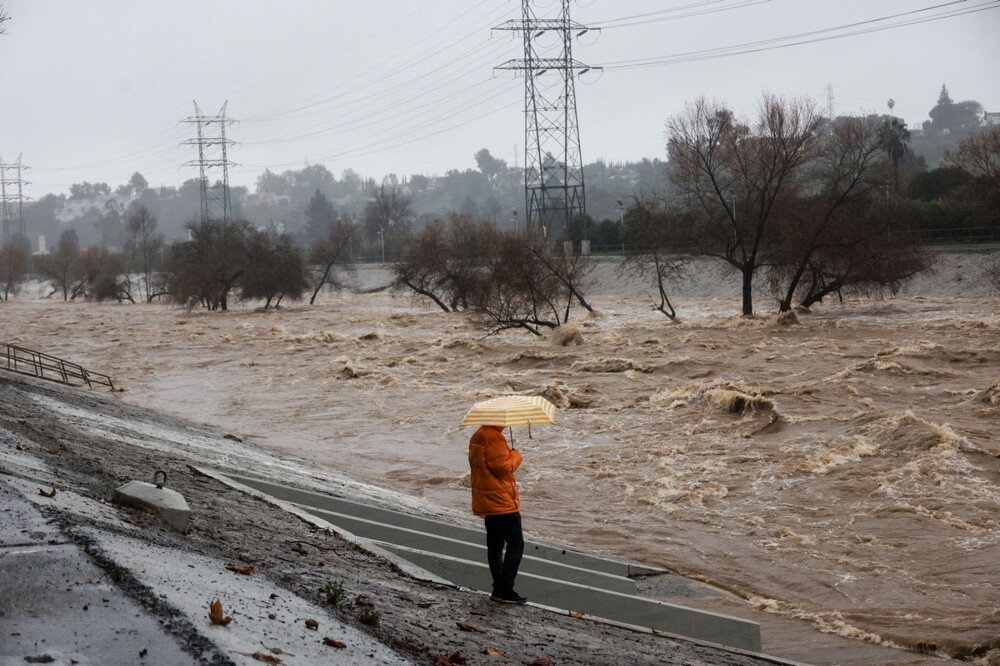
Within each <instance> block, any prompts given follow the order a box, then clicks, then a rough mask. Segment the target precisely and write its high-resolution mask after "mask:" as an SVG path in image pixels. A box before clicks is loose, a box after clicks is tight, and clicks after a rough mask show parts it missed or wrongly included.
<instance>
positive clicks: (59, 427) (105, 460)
mask: <svg viewBox="0 0 1000 666" xmlns="http://www.w3.org/2000/svg"><path fill="white" fill-rule="evenodd" d="M0 402H2V404H4V406H5V409H4V410H3V414H2V415H0V452H2V457H0V483H2V484H4V486H5V492H4V493H2V494H0V503H3V505H4V508H3V509H0V511H5V515H10V508H11V504H12V499H11V498H13V497H15V495H13V494H12V491H16V492H17V493H20V495H21V497H23V498H30V499H31V500H33V501H34V503H35V504H36V505H38V507H39V508H40V510H41V511H42V512H43V514H44V516H45V517H46V518H47V519H48V520H49V521H51V522H52V523H54V524H55V525H56V526H57V527H58V529H59V531H60V532H61V533H62V534H63V535H65V537H66V538H67V539H68V540H69V541H72V542H74V543H76V544H78V545H79V546H80V547H81V548H82V549H83V550H84V551H85V552H86V553H87V555H88V558H89V559H90V560H91V561H92V562H93V564H95V565H96V566H97V567H98V568H100V569H101V570H102V573H100V574H99V575H98V576H96V577H94V576H81V577H80V579H77V580H67V581H65V582H66V584H68V585H69V586H70V587H72V586H74V585H76V586H84V587H97V586H108V587H110V588H114V589H115V590H118V591H121V592H124V594H125V595H126V596H128V597H129V598H131V599H132V600H133V601H134V602H136V603H138V604H139V605H140V606H141V607H142V608H143V609H144V613H145V614H147V615H148V616H151V617H152V618H153V619H154V620H155V621H156V622H157V623H159V624H160V625H161V626H162V627H163V629H164V630H165V632H166V633H167V634H168V635H169V636H170V637H172V638H173V640H175V641H176V642H177V643H178V644H179V645H180V646H181V647H182V648H183V650H184V651H185V652H186V653H187V654H188V655H189V656H191V657H192V658H193V659H194V662H193V663H213V664H227V663H237V664H253V663H260V659H261V656H258V657H254V656H253V655H254V654H255V653H256V654H258V655H262V656H263V657H265V658H270V659H276V660H280V663H284V664H309V663H316V661H317V660H318V658H319V657H318V655H319V656H321V657H322V658H323V660H324V661H325V662H327V663H358V661H359V660H363V661H365V662H366V663H431V662H432V661H433V660H434V658H435V657H449V656H451V655H454V654H456V653H457V654H459V655H460V656H463V657H465V658H466V659H467V660H468V663H469V664H476V663H498V662H499V663H524V664H530V663H533V662H535V661H536V660H544V659H551V661H552V663H556V664H558V663H574V664H594V665H595V666H596V665H598V664H609V663H681V662H683V663H690V664H734V665H735V664H748V665H749V664H766V663H773V662H772V661H770V660H768V659H765V658H762V657H754V656H750V655H743V654H737V653H734V652H730V651H725V650H720V649H715V648H711V647H708V646H704V645H699V644H695V643H691V642H687V641H681V640H674V639H671V638H669V637H665V636H659V635H653V634H650V633H643V632H636V631H631V630H628V629H625V628H620V627H614V626H610V625H606V624H603V623H599V622H594V621H591V620H588V619H585V618H576V617H570V616H569V615H565V614H557V613H553V612H551V611H547V610H544V609H541V608H533V607H530V606H528V607H510V606H502V605H497V604H493V603H491V602H490V601H489V600H488V598H487V597H486V596H485V595H483V594H481V593H476V592H472V591H468V590H463V589H454V588H452V587H450V586H446V585H442V584H438V583H433V582H427V581H421V580H418V579H417V578H414V577H413V576H411V575H408V574H406V573H405V572H404V571H403V570H401V568H400V567H399V566H397V565H396V564H394V562H393V561H392V560H391V559H387V558H386V557H384V556H382V555H380V554H378V553H373V552H368V551H367V550H365V549H361V548H358V547H357V546H355V545H352V543H350V542H349V541H345V540H344V539H343V538H341V537H340V536H339V535H337V534H336V533H334V532H330V531H325V530H319V529H316V527H315V526H312V525H310V524H309V523H307V522H304V521H302V520H300V519H299V518H297V517H295V516H293V515H291V514H289V513H287V512H284V511H282V510H280V509H278V508H277V507H275V506H272V505H271V504H268V503H266V502H261V501H259V500H257V499H255V498H253V497H251V496H249V495H245V494H242V493H240V492H237V491H235V490H232V489H230V488H229V487H227V486H225V485H224V484H222V483H219V482H217V481H215V480H214V479H211V478H207V477H204V476H202V475H199V474H196V473H194V472H193V471H192V468H191V465H194V464H201V465H204V464H209V465H212V466H215V467H217V468H220V469H223V470H226V469H232V470H246V469H248V468H254V469H257V470H261V469H262V468H263V469H268V470H270V471H273V472H274V473H275V474H277V475H278V476H282V477H285V478H287V477H290V476H295V475H296V474H299V473H300V472H301V473H304V475H305V476H306V477H308V476H309V475H310V472H309V468H310V467H311V466H310V465H309V463H307V462H305V461H301V460H295V459H291V458H286V459H282V458H279V457H276V456H272V455H271V454H269V453H267V452H265V451H262V450H258V449H256V447H254V446H253V445H252V444H249V443H245V442H239V441H236V439H235V438H233V437H232V436H229V437H228V438H227V434H226V433H223V432H213V431H211V430H208V429H205V428H203V427H200V426H197V425H194V424H190V423H185V422H183V421H181V420H179V419H176V418H171V417H167V416H164V415H162V414H158V413H155V412H152V411H148V410H145V409H141V408H138V407H133V406H129V405H126V404H123V403H121V402H120V401H117V400H115V399H114V398H112V397H110V396H107V395H102V394H99V393H94V392H88V391H83V390H77V389H71V388H64V387H60V386H55V385H50V384H46V383H43V382H39V381H37V380H33V379H27V378H20V377H17V376H14V375H10V374H9V373H6V372H4V373H0ZM154 469H165V470H168V474H169V475H170V481H169V485H170V487H172V488H174V489H176V490H177V491H179V492H181V493H182V494H183V495H184V496H185V498H186V499H187V501H188V503H189V504H190V506H191V509H192V520H191V524H190V526H189V528H188V530H187V532H186V533H184V534H178V533H176V532H174V531H172V530H171V529H169V528H168V527H166V526H165V525H164V524H162V523H161V522H160V521H159V520H158V519H156V518H155V517H153V516H150V515H148V514H144V513H141V512H136V511H132V510H126V509H122V508H120V507H117V506H114V505H110V504H108V502H107V500H108V498H110V496H111V493H112V491H113V490H114V488H116V487H117V486H119V485H121V484H122V483H124V482H126V481H128V480H131V479H147V478H151V476H152V471H153V470H154ZM312 471H313V473H314V474H315V475H316V478H317V479H318V478H319V477H320V476H323V477H326V475H325V474H324V473H323V472H321V471H320V470H316V469H315V468H314V469H313V470H312ZM341 481H342V483H341ZM323 482H324V483H326V484H328V485H333V486H339V488H340V490H341V492H342V493H344V494H346V495H349V496H352V497H356V498H364V497H366V496H367V497H368V498H370V499H372V500H373V501H374V499H375V498H376V497H378V498H379V501H382V502H385V501H386V499H387V497H386V496H385V493H384V491H379V490H377V489H374V488H371V487H366V486H365V484H361V483H358V482H351V481H350V480H347V479H341V480H338V479H330V478H324V479H323ZM52 490H54V491H55V494H54V496H52V497H47V496H44V495H41V494H40V493H39V491H43V492H45V493H46V495H48V494H50V493H51V492H52ZM403 503H404V504H409V505H410V508H411V509H412V508H413V505H412V501H410V502H403ZM231 569H242V570H243V571H247V570H248V569H252V570H253V571H252V573H251V574H250V575H249V576H243V575H241V574H240V573H237V572H234V571H232V570H231ZM32 574H33V576H37V577H38V578H39V579H40V578H43V577H44V576H45V574H46V572H42V571H40V572H32ZM9 582H10V581H8V582H7V583H5V584H8V583H9ZM328 586H329V587H328ZM335 589H342V590H343V592H342V594H338V595H337V596H339V597H340V598H339V603H337V604H336V605H334V604H332V603H331V600H332V596H333V593H331V592H330V591H331V590H335ZM0 596H2V597H3V598H4V602H3V604H4V611H5V612H4V614H3V615H2V616H0V626H6V625H5V623H6V622H12V621H13V620H15V619H17V613H18V605H17V604H18V600H17V599H15V598H11V597H10V596H9V595H8V594H4V595H0ZM106 596H110V595H106ZM216 598H218V599H219V600H220V601H221V602H222V604H223V609H224V611H225V613H226V614H227V615H229V616H231V617H232V618H233V619H232V621H231V623H230V625H229V626H227V627H221V626H216V625H213V624H212V623H211V622H210V621H209V619H208V617H207V613H208V606H209V603H210V602H211V601H213V600H214V599H216ZM87 606H89V604H87ZM87 606H85V605H83V604H81V605H80V607H79V608H74V609H71V612H69V613H66V612H64V619H63V620H62V623H63V624H64V625H65V624H67V623H68V624H69V625H70V626H72V625H73V624H74V622H75V623H77V624H79V626H80V627H85V626H86V625H87V624H88V623H90V622H93V621H95V619H96V615H94V614H91V615H88V612H89V608H88V607H87ZM95 610H96V609H95ZM64 611H65V609H64ZM373 618H377V619H373ZM306 620H314V621H315V622H316V623H317V624H318V629H317V630H315V631H313V630H311V629H309V628H308V626H307V625H306ZM463 627H464V629H463ZM470 628H471V629H472V630H465V629H470ZM47 635H48V636H49V641H48V642H47V643H44V642H43V643H42V644H41V645H38V644H36V645H35V646H32V647H30V648H27V647H26V648H24V649H25V650H27V652H25V653H24V654H16V653H12V652H10V649H11V648H9V647H6V645H10V643H5V647H4V648H3V649H2V650H0V662H2V663H6V660H10V661H11V663H15V661H17V662H20V660H21V659H23V658H24V657H28V656H31V657H42V656H43V655H44V654H49V655H50V656H51V657H52V658H53V659H54V660H56V661H54V662H52V663H67V664H68V663H70V661H69V660H70V659H73V658H76V659H77V661H78V662H79V663H88V661H81V660H80V657H84V658H87V657H88V655H87V654H86V651H85V650H83V649H78V650H77V652H72V651H71V650H66V649H63V648H62V647H60V643H59V636H60V634H59V632H57V631H56V629H55V627H53V628H52V631H51V632H50V633H48V634H47ZM325 638H331V639H332V641H334V642H333V644H331V645H326V644H324V642H323V641H324V639H325ZM12 643H13V644H14V645H16V644H17V640H13V641H12ZM340 643H342V644H344V645H345V647H337V646H336V645H338V644H340ZM11 647H13V645H11ZM145 649H146V650H147V651H146V653H145V654H143V655H142V658H138V657H137V658H136V661H135V663H150V664H154V663H155V664H162V663H182V662H176V661H174V658H175V655H171V656H170V658H168V657H167V655H163V654H160V655H157V654H154V653H150V652H149V651H148V648H145ZM494 652H497V653H502V654H504V655H506V658H500V657H497V656H495V655H493V653H494ZM74 655H75V657H74ZM490 655H493V656H490ZM89 659H90V661H89V663H98V662H99V659H98V658H97V657H96V656H94V655H90V656H89ZM60 660H62V661H60ZM266 663H279V662H275V661H272V662H266ZM456 663H457V662H456ZM539 663H544V662H539Z"/></svg>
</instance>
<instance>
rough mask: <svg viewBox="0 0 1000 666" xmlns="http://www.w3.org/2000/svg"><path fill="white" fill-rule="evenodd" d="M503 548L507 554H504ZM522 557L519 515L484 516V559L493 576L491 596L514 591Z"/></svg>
mask: <svg viewBox="0 0 1000 666" xmlns="http://www.w3.org/2000/svg"><path fill="white" fill-rule="evenodd" d="M504 546H506V547H507V552H506V553H505V552H504ZM522 555H524V537H523V536H522V534H521V514H520V513H505V514H503V515H502V516H486V559H487V560H488V561H489V563H490V573H491V574H493V594H504V593H507V592H510V591H512V590H513V589H514V579H515V578H517V568H518V567H519V566H520V565H521V556H522Z"/></svg>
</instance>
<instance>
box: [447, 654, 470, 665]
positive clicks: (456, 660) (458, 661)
mask: <svg viewBox="0 0 1000 666" xmlns="http://www.w3.org/2000/svg"><path fill="white" fill-rule="evenodd" d="M448 661H450V662H451V663H453V664H455V666H462V664H467V663H468V662H469V660H468V659H466V658H465V657H463V656H462V655H461V654H460V653H458V652H456V653H455V654H453V655H451V656H450V657H448Z"/></svg>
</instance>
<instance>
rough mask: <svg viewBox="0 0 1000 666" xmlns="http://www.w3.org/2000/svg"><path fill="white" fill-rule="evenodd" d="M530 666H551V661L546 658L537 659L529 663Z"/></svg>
mask: <svg viewBox="0 0 1000 666" xmlns="http://www.w3.org/2000/svg"><path fill="white" fill-rule="evenodd" d="M531 666H552V660H551V659H549V658H548V657H539V658H538V659H536V660H534V661H533V662H531Z"/></svg>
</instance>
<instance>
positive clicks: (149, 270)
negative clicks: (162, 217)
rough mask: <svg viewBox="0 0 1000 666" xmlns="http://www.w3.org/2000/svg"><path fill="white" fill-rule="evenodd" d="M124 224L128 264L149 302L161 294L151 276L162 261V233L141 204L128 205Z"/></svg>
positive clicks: (148, 211)
mask: <svg viewBox="0 0 1000 666" xmlns="http://www.w3.org/2000/svg"><path fill="white" fill-rule="evenodd" d="M136 175H139V174H136ZM134 178H135V177H134V176H133V179H134ZM125 224H126V228H127V229H128V233H129V239H128V242H127V243H126V250H127V251H128V254H129V256H130V265H131V266H135V269H136V270H138V271H139V274H140V275H141V277H142V285H141V286H142V294H143V300H144V301H146V302H147V303H149V302H150V301H152V300H153V299H154V298H155V297H157V296H159V295H162V289H161V288H158V285H156V284H155V281H154V279H153V276H154V273H155V272H156V271H158V270H159V269H160V268H161V267H162V263H163V234H161V233H159V232H158V231H157V229H158V227H159V223H158V222H157V219H156V216H155V215H153V213H151V212H150V210H149V208H147V207H146V206H144V205H141V204H132V206H130V207H129V210H128V215H127V216H126V222H125ZM131 266H130V267H131Z"/></svg>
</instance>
